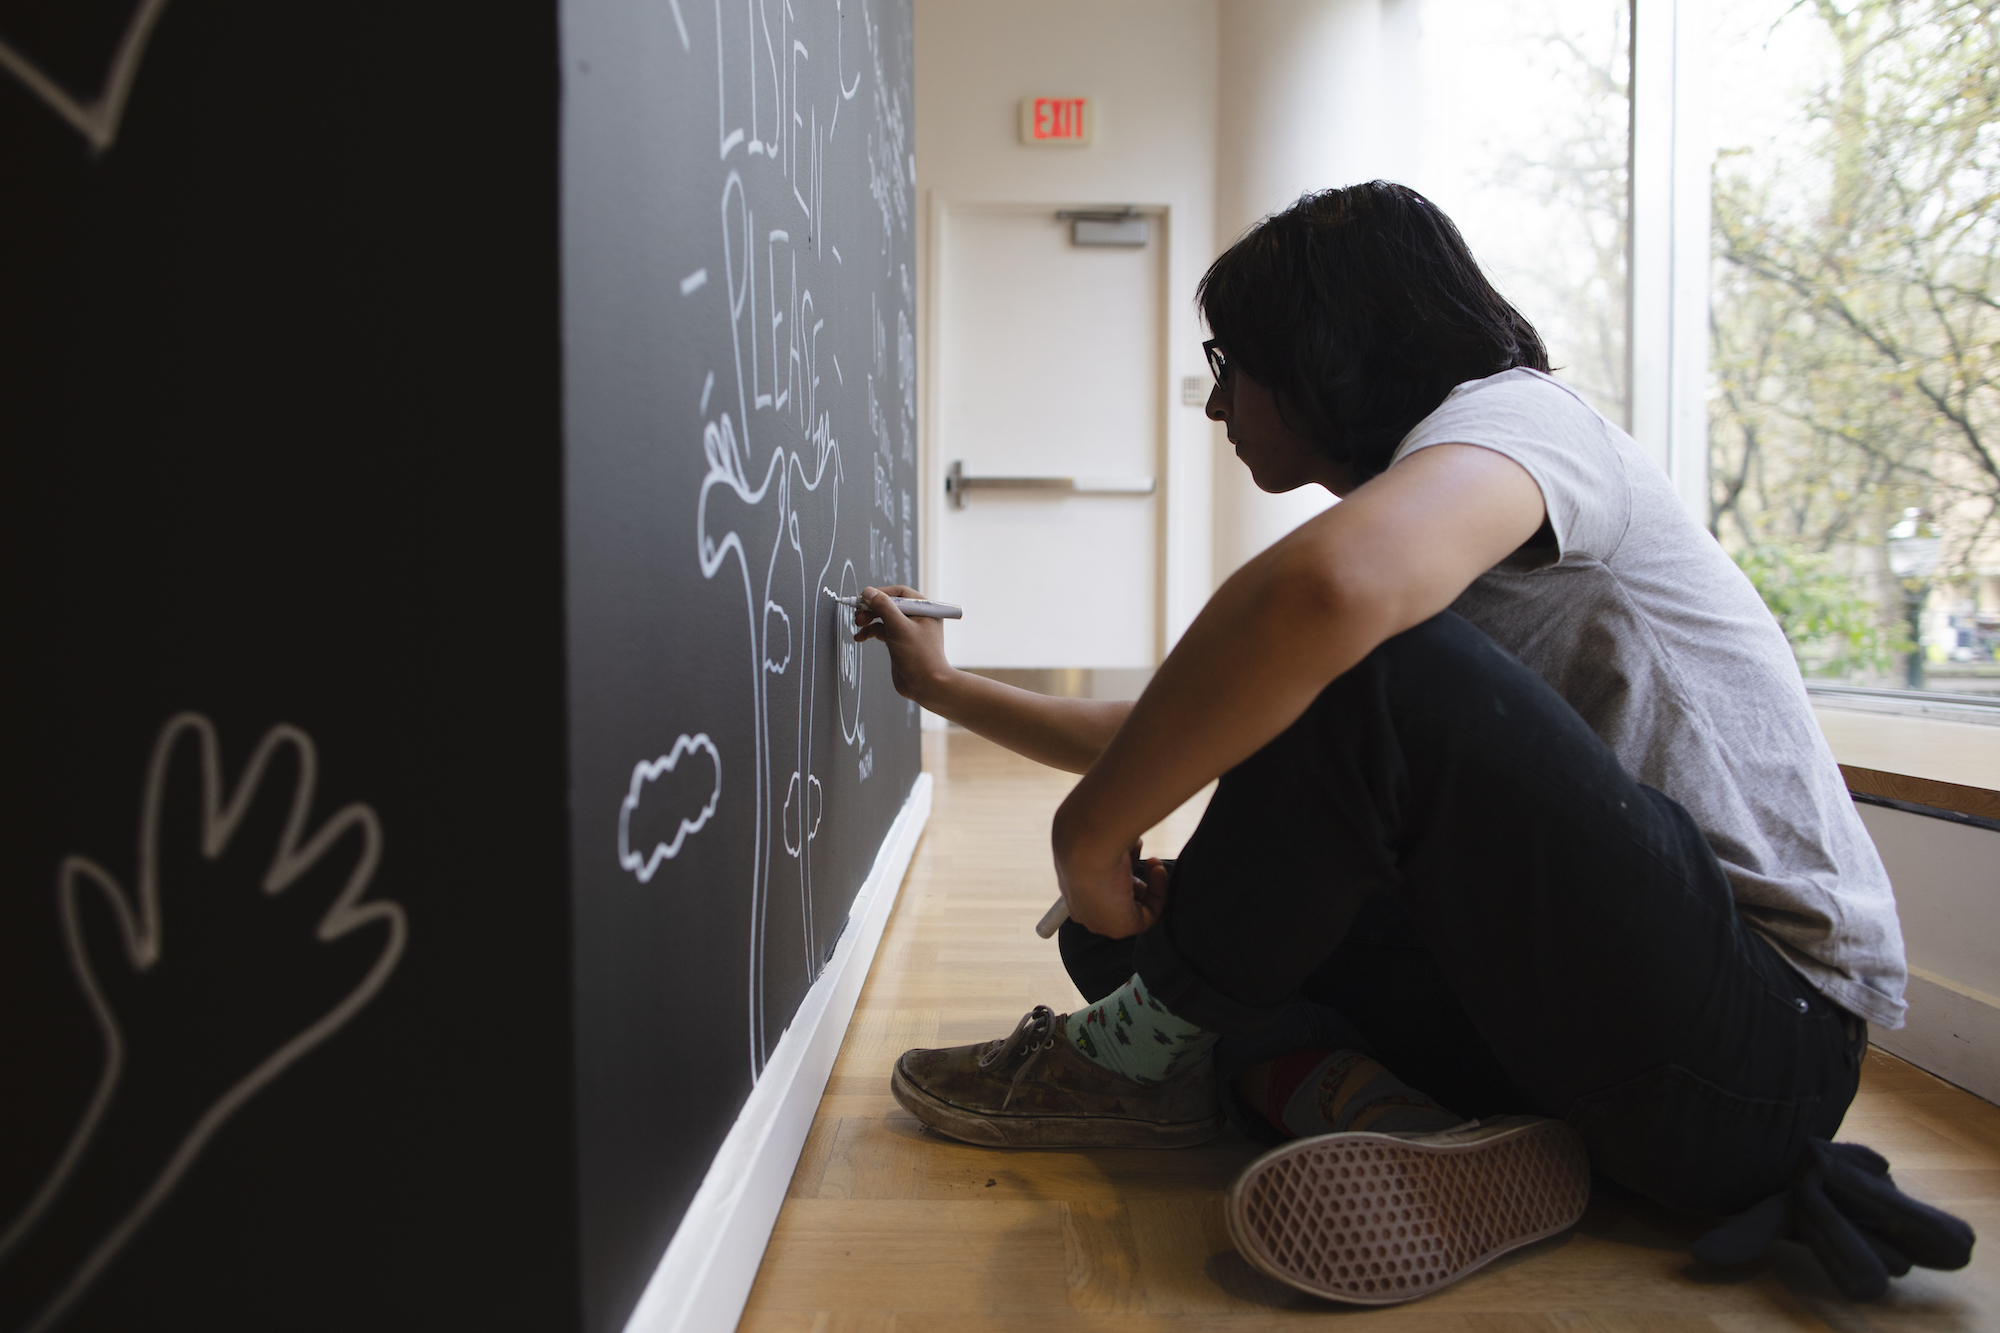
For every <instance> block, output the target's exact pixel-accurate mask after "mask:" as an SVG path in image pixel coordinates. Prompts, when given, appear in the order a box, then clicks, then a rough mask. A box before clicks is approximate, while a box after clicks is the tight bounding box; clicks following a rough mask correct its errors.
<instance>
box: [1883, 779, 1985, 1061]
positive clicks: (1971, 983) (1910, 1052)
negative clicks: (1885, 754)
mask: <svg viewBox="0 0 2000 1333" xmlns="http://www.w3.org/2000/svg"><path fill="white" fill-rule="evenodd" d="M1857 808H1858V809H1859V810H1860V812H1861V822H1862V823H1864V824H1866V825H1867V826H1868V832H1869V833H1870V835H1872V836H1873V837H1874V839H1875V847H1876V849H1877V850H1878V851H1880V852H1881V853H1882V864H1883V865H1884V866H1886V867H1888V870H1889V880H1890V882H1891V883H1893V884H1894V885H1895V886H1896V911H1897V914H1898V915H1899V916H1900V917H1901V918H1902V921H1903V947H1904V949H1905V951H1906V952H1907V954H1908V957H1909V961H1910V988H1909V991H1908V992H1907V994H1906V995H1905V996H1904V998H1905V999H1906V1000H1907V1001H1908V1003H1909V1006H1910V1009H1909V1014H1908V1016H1907V1021H1906V1024H1905V1026H1904V1027H1903V1028H1902V1030H1901V1031H1898V1032H1884V1031H1882V1030H1880V1029H1877V1030H1875V1031H1874V1032H1873V1033H1872V1034H1871V1035H1872V1036H1873V1039H1874V1041H1875V1044H1876V1045H1878V1046H1880V1047H1881V1048H1882V1049H1883V1050H1885V1051H1892V1052H1894V1053H1895V1054H1897V1055H1900V1056H1902V1057H1903V1058H1904V1059H1906V1060H1909V1061H1911V1062H1912V1063H1913V1064H1915V1065H1917V1066H1918V1067H1919V1068H1923V1069H1928V1070H1930V1071H1931V1072H1932V1073H1933V1074H1936V1075H1937V1076H1938V1077H1940V1078H1945V1079H1949V1080H1951V1081H1952V1082H1953V1083H1956V1084H1958V1085H1959V1086H1960V1087H1962V1088H1968V1089H1970V1090H1971V1091H1973V1092H1976V1093H1978V1094H1979V1095H1980V1096H1982V1097H1985V1098H1987V1099H1988V1100H1989V1101H2000V949H1996V948H1995V947H1994V944H1995V941H2000V872H1996V870H1995V869H1994V867H1995V866H2000V833H1996V832H1994V831H1993V830H1991V829H1986V828H1978V827H1974V826H1971V825H1967V824H1955V823H1951V822H1949V821H1947V820H1942V819H1933V818H1931V817H1930V816H1928V815H1917V814H1910V813H1908V812H1906V811H1902V810H1891V809H1885V808H1884V807H1882V806H1878V805H1861V806H1858V807H1857Z"/></svg>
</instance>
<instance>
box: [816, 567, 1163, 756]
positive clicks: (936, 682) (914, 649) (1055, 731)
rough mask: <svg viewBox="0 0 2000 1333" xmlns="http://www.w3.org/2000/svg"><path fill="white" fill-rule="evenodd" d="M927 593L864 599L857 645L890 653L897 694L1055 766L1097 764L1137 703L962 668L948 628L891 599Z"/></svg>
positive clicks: (865, 593)
mask: <svg viewBox="0 0 2000 1333" xmlns="http://www.w3.org/2000/svg"><path fill="white" fill-rule="evenodd" d="M919 595H920V594H918V592H917V591H916V590H915V589H914V588H906V587H903V586H901V585H900V584H897V585H891V586H887V587H882V588H866V589H863V590H862V593H861V597H862V600H863V601H864V602H866V603H867V605H868V607H869V608H870V609H869V610H864V611H858V612H856V613H855V623H856V624H857V625H858V626H859V628H858V629H857V630H856V631H855V635H854V638H855V641H856V642H863V641H865V640H868V639H879V640H880V641H881V642H882V644H883V645H884V646H885V647H887V648H888V650H889V674H890V679H891V680H892V681H893V682H894V684H895V686H896V693H898V694H900V695H902V696H903V697H904V698H905V699H914V700H916V702H918V703H919V704H922V705H923V706H924V707H925V708H928V709H930V710H931V711H932V712H933V713H936V714H937V715H938V716H939V717H942V718H945V719H947V720H949V721H952V722H956V723H957V724H958V725H959V726H961V727H964V728H965V729H966V730H967V731H972V732H977V733H978V734H979V735H981V736H984V737H986V738H987V739H988V740H991V741H995V742H998V743H999V744H1001V745H1004V746H1006V747H1007V748H1008V749H1010V750H1012V751H1014V753H1016V754H1021V755H1026V756H1027V757H1028V758H1030V759H1033V760H1035V761H1036V762H1038V763H1043V764H1047V765H1049V766H1050V767H1052V768H1061V769H1066V770H1068V771H1069V772H1071V773H1082V772H1085V771H1086V770H1088V769H1089V768H1090V766H1091V765H1092V764H1093V763H1095V762H1097V758H1098V756H1099V755H1101V754H1103V753H1104V747H1105V746H1107V745H1109V744H1110V743H1111V737H1112V736H1113V735H1115V734H1116V733H1117V731H1118V728H1119V725H1120V724H1121V723H1123V722H1124V721H1125V715H1126V714H1127V713H1129V712H1131V711H1132V705H1131V703H1130V702H1115V703H1114V702H1111V701H1109V700H1100V699H1058V698H1054V697H1052V696H1050V695H1046V694H1036V693H1034V692H1032V691H1030V690H1017V689H1015V688H1014V687H1013V686H1011V685H1002V684H1001V683H1000V682H999V681H997V680H987V679H986V678H985V677H983V676H974V675H970V674H968V673H966V672H963V671H960V670H958V669H957V668H956V667H954V666H952V664H951V663H950V662H948V661H946V660H945V655H944V623H943V622H942V621H938V620H932V619H930V618H928V617H924V616H914V617H913V616H906V615H904V614H903V613H902V612H901V611H898V610H897V609H896V604H895V603H894V602H893V601H891V600H890V599H891V598H892V597H916V596H919Z"/></svg>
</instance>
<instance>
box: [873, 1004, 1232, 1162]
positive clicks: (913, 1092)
mask: <svg viewBox="0 0 2000 1333" xmlns="http://www.w3.org/2000/svg"><path fill="white" fill-rule="evenodd" d="M1063 1018H1064V1015H1061V1014H1057V1013H1056V1012H1055V1011H1053V1010H1051V1009H1050V1008H1049V1007H1048V1006H1047V1005H1036V1006H1035V1007H1034V1008H1033V1009H1031V1010H1029V1011H1028V1013H1027V1014H1025V1015H1023V1016H1022V1019H1021V1021H1020V1023H1019V1024H1018V1025H1017V1026H1016V1027H1015V1029H1014V1031H1013V1034H1012V1035H1011V1036H1008V1037H1005V1038H1003V1039H1001V1040H999V1041H982V1042H978V1043H976V1044H974V1045H971V1046H954V1047H950V1048H949V1049H946V1050H938V1051H926V1050H914V1051H905V1052H903V1054H902V1056H901V1057H900V1058H899V1059H898V1060H897V1061H896V1068H895V1072H894V1073H893V1074H891V1075H890V1077H889V1091H890V1092H891V1093H893V1094H894V1095H895V1098H896V1100H897V1101H899V1102H901V1103H902V1104H903V1107H904V1108H905V1109H906V1110H908V1111H909V1112H910V1114H911V1115H914V1116H915V1117H916V1118H917V1119H919V1120H921V1121H923V1122H924V1123H925V1124H926V1125H929V1126H930V1127H931V1128H932V1129H935V1130H937V1131H938V1132H940V1133H942V1134H948V1135H950V1136H951V1137H952V1138H955V1139H963V1140H964V1141H965V1142H967V1143H979V1144H987V1145H991V1146H994V1147H1008V1148H1181V1147H1186V1146H1187V1145H1189V1144H1194V1143H1202V1142H1204V1141H1206V1140H1208V1139H1212V1138H1214V1137H1215V1136H1216V1134H1218V1133H1220V1132H1221V1130H1222V1110H1221V1107H1220V1104H1219V1103H1218V1101H1217V1098H1216V1092H1215V1074H1214V1069H1213V1065H1212V1062H1211V1061H1210V1060H1209V1059H1208V1058H1207V1057H1206V1056H1204V1057H1203V1058H1202V1059H1201V1060H1200V1061H1199V1062H1197V1063H1196V1064H1194V1065H1192V1066H1191V1067H1189V1068H1188V1069H1186V1070H1183V1071H1181V1072H1180V1073H1177V1074H1175V1075H1174V1076H1173V1077H1171V1078H1169V1079H1168V1080H1167V1081H1166V1082H1164V1083H1161V1084H1158V1085H1155V1086H1148V1085H1146V1084H1141V1083H1135V1082H1133V1081H1132V1080H1131V1079H1128V1078H1123V1077H1120V1076H1119V1075H1117V1074H1114V1073H1112V1072H1110V1071H1109V1070H1107V1069H1104V1068H1103V1067H1101V1066H1099V1065H1097V1064H1095V1063H1093V1062H1092V1061H1090V1060H1088V1059H1086V1058H1085V1057H1084V1056H1083V1054H1082V1053H1081V1052H1079V1051H1078V1050H1077V1049H1076V1047H1075V1046H1073V1045H1071V1044H1070V1040H1069V1035H1068V1033H1066V1032H1065V1031H1064V1030H1063Z"/></svg>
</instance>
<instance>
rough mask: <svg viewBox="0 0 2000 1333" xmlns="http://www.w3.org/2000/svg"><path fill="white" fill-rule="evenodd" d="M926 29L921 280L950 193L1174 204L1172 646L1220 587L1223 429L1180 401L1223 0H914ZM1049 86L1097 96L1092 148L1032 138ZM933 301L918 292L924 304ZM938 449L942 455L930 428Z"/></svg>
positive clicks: (920, 117)
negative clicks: (1026, 104)
mask: <svg viewBox="0 0 2000 1333" xmlns="http://www.w3.org/2000/svg"><path fill="white" fill-rule="evenodd" d="M916 32H917V41H916V46H917V50H916V64H917V105H916V144H917V194H918V206H919V208H920V210H921V214H922V217H923V218H924V220H925V225H924V227H923V229H922V230H921V231H920V232H919V237H918V247H917V259H918V268H919V271H920V273H921V274H923V279H922V280H923V281H925V282H926V283H928V281H929V278H930V242H931V237H930V234H929V232H930V219H932V218H933V217H934V216H935V213H936V205H937V204H938V203H939V202H949V203H954V204H958V203H1023V204H1049V205H1060V204H1075V203H1106V204H1140V205H1147V206H1158V207H1164V208H1165V209H1166V210H1167V215H1168V224H1167V227H1166V232H1167V245H1168V251H1167V272H1168V276H1167V290H1166V307H1167V319H1168V327H1167V331H1166V332H1167V340H1168V343H1167V345H1168V349H1169V351H1168V361H1167V383H1166V384H1165V385H1164V386H1162V388H1163V392H1165V393H1166V394H1167V395H1168V406H1167V409H1166V411H1167V418H1166V419H1167V423H1168V425H1167V430H1166V436H1167V445H1166V447H1167V466H1166V474H1165V486H1164V503H1165V518H1166V523H1167V540H1166V551H1167V561H1166V569H1165V570H1164V573H1165V576H1166V588H1165V598H1164V602H1165V607H1164V610H1165V616H1166V619H1165V628H1166V639H1167V644H1168V645H1169V646H1171V645H1172V643H1173V642H1174V641H1175V640H1176V639H1178V638H1179V637H1180V633H1181V631H1182V630H1183V629H1184V628H1185V627H1186V625H1187V622H1188V621H1189V620H1191V619H1192V618H1193V617H1194V614H1195V613H1196V612H1197V611H1199V610H1200V609H1201V605H1202V603H1203V602H1205V601H1206V600H1207V599H1208V594H1209V592H1210V590H1211V588H1212V586H1213V585H1212V582H1211V580H1212V571H1213V568H1214V558H1213V547H1212V544H1211V532H1212V513H1213V504H1214V501H1213V492H1212V486H1213V478H1214V469H1213V464H1212V461H1211V455H1212V454H1213V452H1214V451H1215V449H1216V447H1217V445H1218V442H1219V440H1220V436H1219V433H1218V432H1217V431H1216V429H1215V428H1214V426H1213V425H1212V424H1211V423H1210V422H1209V421H1208V420H1207V418H1206V417H1204V416H1203V415H1202V413H1201V411H1200V409H1199V408H1192V407H1184V406H1181V403H1180V381H1181V378H1182V377H1183V376H1186V375H1200V376H1203V377H1206V376H1207V374H1208V369H1207V366H1206V364H1205V363H1204V361H1203V359H1202V355H1201V340H1202V337H1203V334H1202V332H1201V325H1200V322H1199V319H1198V317H1197V315H1196V312H1195V309H1194V287H1195V283H1196V282H1198V281H1199V280H1200V278H1201V275H1202V272H1203V270H1205V269H1206V268H1207V267H1208V264H1209V261H1210V260H1212V259H1213V258H1214V257H1215V233H1214V218H1215V202H1214V201H1215V161H1216V152H1215V144H1216V138H1215V135H1216V122H1217V101H1216V45H1217V34H1216V0H1004V3H1002V2H1000V0H993V2H988V0H916ZM1047 95H1081V96H1086V97H1091V98H1095V99H1096V100H1097V104H1098V115H1097V125H1096V139H1095V142H1094V143H1093V144H1091V145H1090V146H1089V147H1085V148H1030V147H1027V146H1025V145H1023V144H1022V143H1020V141H1019V137H1018V131H1017V121H1016V116H1017V109H1018V106H1019V103H1020V99H1021V98H1023V97H1030V96H1047ZM926 304H927V303H926V301H925V300H924V299H922V298H920V299H919V302H918V308H919V309H920V310H925V309H926ZM927 317H928V312H927V311H926V318H927ZM919 338H920V342H919V345H920V346H923V347H933V346H935V342H934V341H933V340H932V339H931V338H930V336H929V330H928V329H924V330H921V331H920V333H919ZM928 373H929V372H928V362H926V371H925V374H926V375H927V374H928ZM927 390H928V386H926V391H927ZM1025 391H1026V392H1030V393H1031V392H1032V391H1033V389H1032V386H1027V388H1026V390H1025ZM920 415H921V414H920ZM1224 447H1225V448H1226V445H1225V446H1224ZM924 457H925V458H926V460H930V450H929V441H928V440H926V441H925V450H924ZM926 465H927V466H929V463H928V461H927V464H926ZM942 498H943V482H942V479H940V478H938V477H936V476H932V475H928V474H927V475H926V476H925V477H924V478H923V503H924V505H926V506H927V508H926V510H925V521H924V523H923V531H924V534H925V541H926V553H925V561H924V566H925V569H924V577H925V578H926V579H928V578H929V577H930V574H931V571H932V566H931V561H930V556H929V550H928V543H929V541H930V536H931V533H932V531H933V524H932V521H931V520H932V516H933V515H934V514H935V513H936V508H935V506H936V505H937V504H938V503H939V501H940V500H941V499H942Z"/></svg>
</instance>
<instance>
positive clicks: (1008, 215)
mask: <svg viewBox="0 0 2000 1333" xmlns="http://www.w3.org/2000/svg"><path fill="white" fill-rule="evenodd" d="M1124 213H1125V218H1124V221H1123V223H1112V222H1107V221H1106V220H1105V219H1106V216H1107V214H1108V211H1107V210H1105V209H1103V208H1102V207H1101V206H1099V207H1097V208H1094V209H1093V208H1091V207H1089V206H1085V205H1067V206H1065V205H1054V204H1051V205H1048V206H1046V207H1035V206H1023V205H971V204H940V205H938V206H937V208H936V210H935V212H934V213H933V219H932V232H931V236H932V245H933V255H932V265H931V272H932V275H933V288H932V301H931V317H932V324H931V338H930V343H931V367H932V369H931V374H930V385H929V387H930V402H929V409H930V410H929V414H928V415H929V426H930V429H929V430H928V431H927V432H926V435H927V442H926V450H927V454H928V466H927V467H926V469H925V474H926V476H927V477H928V478H930V479H931V480H930V486H931V495H930V505H929V509H928V514H929V517H930V523H929V527H930V532H931V561H930V571H931V573H930V583H929V586H928V587H927V588H926V589H925V591H926V592H927V593H931V594H933V595H935V596H938V597H941V598H944V599H946V600H949V601H954V602H960V603H962V604H964V606H965V608H966V615H965V619H964V620H963V621H961V622H954V623H950V624H948V625H947V627H946V648H947V651H948V652H949V653H950V655H951V659H952V661H953V662H954V663H956V664H957V665H960V666H964V667H968V668H975V669H977V668H987V669H1014V670H1020V669H1039V670H1044V671H1046V670H1048V669H1069V670H1077V669H1082V670H1089V671H1092V672H1106V673H1109V672H1118V673H1129V672H1143V671H1150V669H1151V668H1153V667H1154V666H1156V665H1158V662H1159V659H1160V655H1161V652H1162V640H1161V625H1162V622H1163V616H1162V608H1161V594H1162V588H1163V583H1164V580H1163V577H1162V556H1163V550H1162V542H1163V537H1164V532H1163V524H1162V515H1163V513H1164V512H1165V511H1164V508H1163V501H1164V483H1165V472H1166V469H1165V465H1164V459H1165V441H1164V427H1165V424H1166V423H1165V410H1166V402H1165V392H1164V384H1165V378H1166V373H1165V348H1164V344H1163V334H1162V329H1163V324H1164V318H1163V317H1164V313H1165V312H1164V308H1163V300H1162V293H1163V292H1164V289H1165V273H1164V265H1163V262H1162V261H1163V255H1164V253H1165V250H1166V236H1165V228H1166V222H1167V217H1166V213H1165V210H1162V209H1131V210H1124ZM1059 214H1062V215H1065V216H1059ZM1079 214H1081V215H1082V216H1081V218H1079V217H1078V215H1079ZM1079 242H1081V243H1079Z"/></svg>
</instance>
